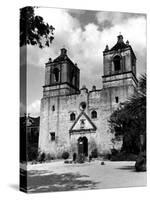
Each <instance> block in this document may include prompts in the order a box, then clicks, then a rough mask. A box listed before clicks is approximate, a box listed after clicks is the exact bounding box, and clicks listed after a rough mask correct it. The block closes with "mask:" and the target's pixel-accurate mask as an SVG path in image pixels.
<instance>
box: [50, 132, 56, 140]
mask: <svg viewBox="0 0 150 200" xmlns="http://www.w3.org/2000/svg"><path fill="white" fill-rule="evenodd" d="M50 137H51V141H55V132H51V133H50Z"/></svg>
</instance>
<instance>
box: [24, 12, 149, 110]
mask: <svg viewBox="0 0 150 200" xmlns="http://www.w3.org/2000/svg"><path fill="white" fill-rule="evenodd" d="M87 12H88V11H87ZM35 14H38V15H40V16H42V17H43V18H44V21H45V22H48V23H49V24H50V25H53V26H54V27H55V31H54V37H55V38H54V41H53V43H52V44H51V46H50V47H49V48H44V49H42V50H41V49H39V48H38V47H35V46H34V47H33V46H28V50H27V53H28V55H27V58H28V59H27V63H28V66H29V67H30V66H32V67H33V66H34V67H38V68H43V67H44V64H45V63H46V62H47V61H48V59H49V57H51V58H52V59H54V58H56V57H57V56H58V55H59V54H60V48H62V47H63V46H65V47H66V48H67V50H68V56H69V57H70V59H71V60H72V61H73V62H75V63H77V64H78V67H79V68H80V74H81V76H80V80H81V86H82V85H83V84H85V85H86V86H87V87H88V88H89V89H91V88H92V85H96V86H97V88H101V87H102V84H101V76H102V75H103V50H104V49H105V46H106V44H108V45H109V47H110V48H111V47H112V46H113V45H115V44H116V42H117V35H118V34H119V32H121V33H122V34H123V36H124V41H126V40H129V42H130V45H131V46H132V48H133V50H134V52H135V54H136V57H137V72H138V74H140V73H143V72H145V70H146V19H145V16H144V15H139V14H131V13H115V12H95V13H94V12H93V14H95V18H96V19H97V23H95V22H93V23H88V24H85V25H84V27H83V24H82V26H81V24H80V20H79V18H78V19H77V18H75V17H73V16H72V15H71V14H70V13H69V12H68V11H67V10H65V9H54V8H51V9H50V8H47V9H46V8H45V9H44V8H39V9H37V10H35ZM76 14H77V11H76ZM80 15H81V16H82V14H81V13H80ZM83 15H84V13H83ZM34 79H36V76H34V77H32V82H33V81H34ZM43 79H44V77H43ZM29 90H30V87H29ZM31 90H32V85H31ZM37 90H39V88H37ZM32 93H33V94H34V90H33V92H30V94H32ZM36 99H37V97H36ZM36 99H35V102H34V103H33V105H32V104H31V105H32V106H31V105H30V106H29V108H30V110H31V111H33V112H35V113H36V112H37V109H39V101H36ZM34 110H35V111H34ZM31 111H30V112H31Z"/></svg>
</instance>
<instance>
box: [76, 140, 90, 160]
mask: <svg viewBox="0 0 150 200" xmlns="http://www.w3.org/2000/svg"><path fill="white" fill-rule="evenodd" d="M78 154H84V155H85V156H88V139H87V138H86V137H79V139H78Z"/></svg>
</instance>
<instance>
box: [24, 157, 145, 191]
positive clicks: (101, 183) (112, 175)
mask: <svg viewBox="0 0 150 200" xmlns="http://www.w3.org/2000/svg"><path fill="white" fill-rule="evenodd" d="M134 165H135V162H109V161H105V164H104V165H101V161H98V160H96V161H92V162H91V163H88V162H86V163H84V164H64V161H57V162H51V163H43V164H36V165H28V179H27V180H28V192H54V191H69V190H85V189H86V190H87V189H100V188H103V189H104V188H105V189H106V188H116V187H118V188H121V187H135V186H146V172H136V171H135V169H134Z"/></svg>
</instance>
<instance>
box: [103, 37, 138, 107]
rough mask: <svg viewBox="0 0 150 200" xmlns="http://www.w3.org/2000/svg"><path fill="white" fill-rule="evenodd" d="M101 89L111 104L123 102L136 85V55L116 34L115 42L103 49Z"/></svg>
mask: <svg viewBox="0 0 150 200" xmlns="http://www.w3.org/2000/svg"><path fill="white" fill-rule="evenodd" d="M103 74H104V75H103V76H102V81H103V89H104V91H105V93H106V96H107V97H108V98H107V101H109V102H108V103H110V104H111V106H113V105H115V104H118V103H120V102H124V101H125V100H126V99H127V98H128V97H129V96H130V95H131V94H133V93H134V91H135V89H136V87H137V78H136V56H135V54H134V51H133V49H132V47H131V46H130V44H129V41H128V40H127V41H126V43H124V41H123V36H122V35H121V34H119V35H118V36H117V43H116V44H115V45H114V46H113V47H112V48H110V49H109V47H108V45H106V48H105V50H104V51H103Z"/></svg>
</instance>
